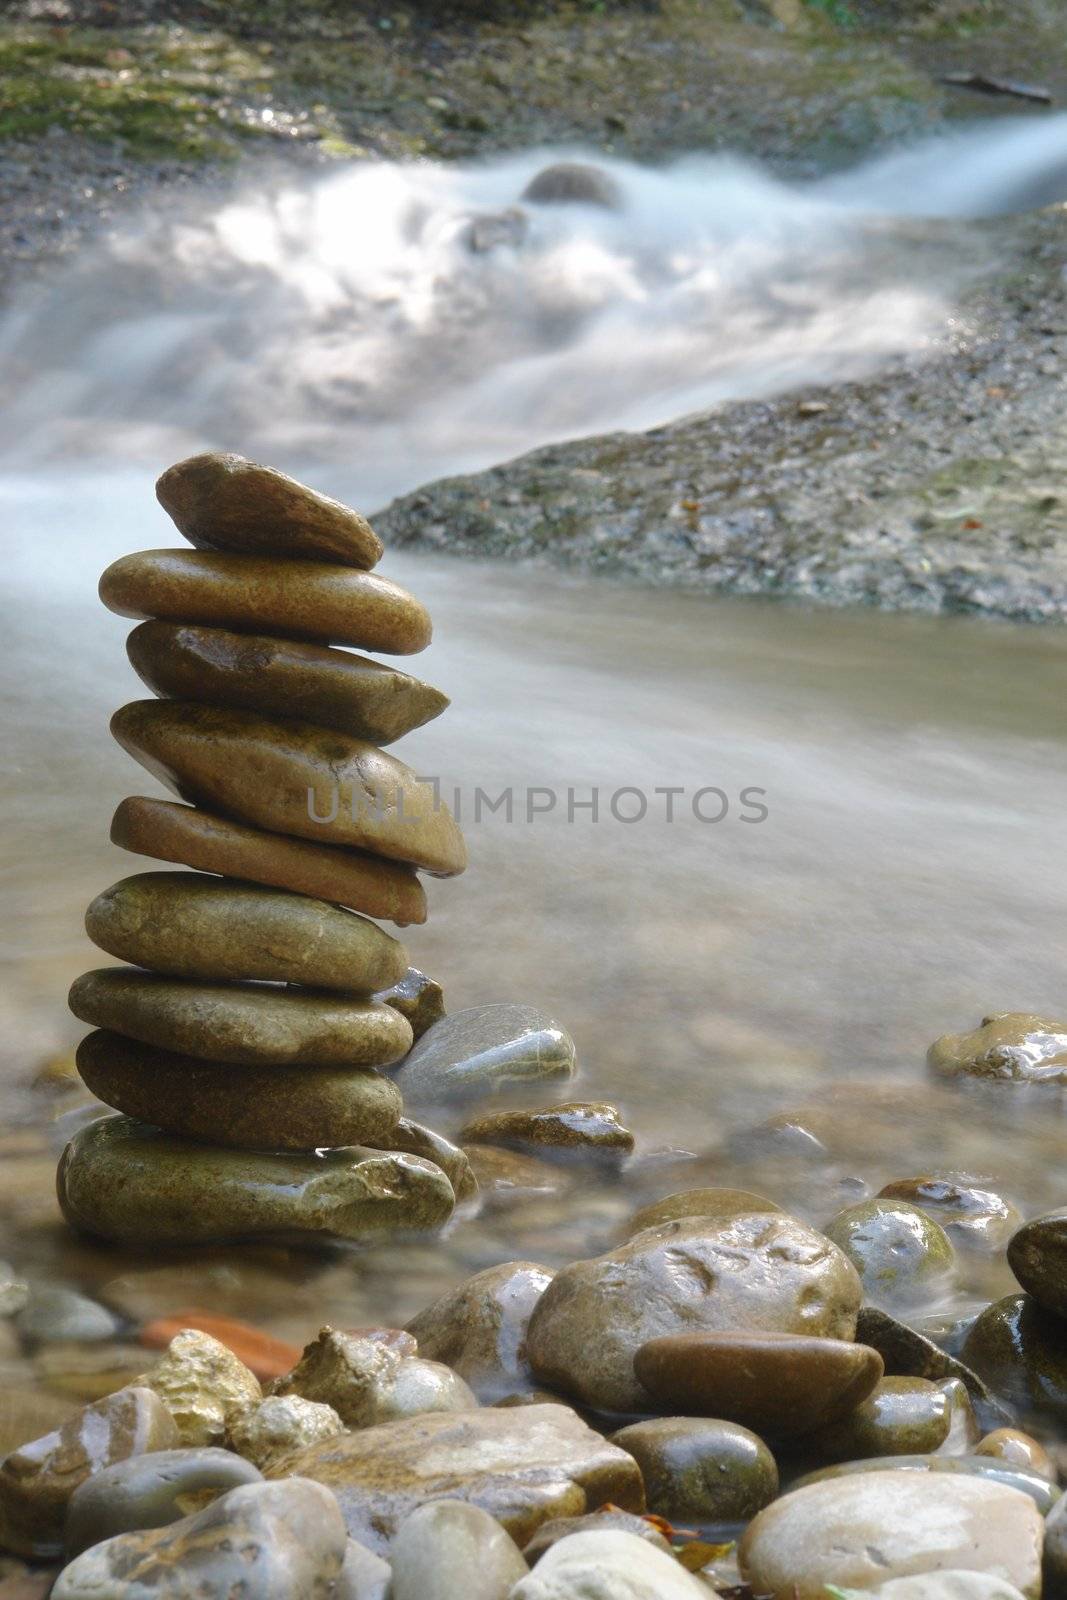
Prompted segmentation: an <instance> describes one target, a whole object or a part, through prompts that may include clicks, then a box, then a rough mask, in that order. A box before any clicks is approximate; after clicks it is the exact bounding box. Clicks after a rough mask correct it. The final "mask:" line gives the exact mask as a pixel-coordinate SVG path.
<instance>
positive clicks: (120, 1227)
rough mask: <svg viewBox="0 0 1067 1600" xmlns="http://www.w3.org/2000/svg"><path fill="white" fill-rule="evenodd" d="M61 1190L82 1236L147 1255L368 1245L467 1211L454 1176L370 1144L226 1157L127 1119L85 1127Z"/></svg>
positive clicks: (61, 1176)
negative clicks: (315, 1240)
mask: <svg viewBox="0 0 1067 1600" xmlns="http://www.w3.org/2000/svg"><path fill="white" fill-rule="evenodd" d="M57 1181H58V1189H59V1203H60V1206H61V1207H62V1210H63V1214H64V1216H65V1217H66V1218H67V1220H68V1222H70V1224H71V1226H72V1227H74V1228H76V1229H78V1230H79V1231H80V1232H82V1233H87V1234H90V1235H94V1236H96V1237H100V1238H105V1239H112V1240H115V1241H117V1242H119V1243H124V1244H132V1245H136V1246H138V1247H139V1248H151V1247H152V1246H154V1245H180V1244H208V1243H222V1242H225V1241H228V1240H235V1239H244V1238H252V1237H261V1236H266V1237H272V1238H279V1237H289V1236H291V1235H297V1234H316V1235H326V1236H329V1237H336V1238H341V1239H367V1238H373V1237H376V1236H378V1235H380V1234H382V1233H387V1232H392V1231H399V1230H418V1231H421V1230H423V1229H430V1228H437V1227H440V1226H441V1225H442V1224H443V1223H445V1222H447V1220H448V1218H449V1217H450V1216H451V1214H452V1211H453V1209H454V1206H455V1195H454V1194H453V1191H452V1185H451V1184H450V1183H449V1181H448V1179H447V1178H446V1177H445V1174H444V1173H443V1172H442V1171H441V1169H440V1168H439V1167H435V1166H433V1165H432V1164H431V1163H430V1162H429V1161H423V1160H420V1158H419V1157H418V1156H409V1155H406V1154H403V1153H399V1154H394V1153H390V1152H382V1151H378V1150H367V1149H363V1148H362V1147H360V1146H353V1147H352V1148H350V1149H341V1150H327V1151H320V1152H316V1153H314V1154H311V1153H308V1154H303V1155H301V1154H296V1153H291V1154H274V1153H269V1152H254V1151H238V1150H224V1149H217V1148H212V1147H210V1146H207V1145H201V1144H194V1143H193V1142H192V1141H191V1140H185V1139H175V1138H172V1137H171V1136H169V1135H167V1134H164V1133H161V1132H159V1130H158V1129H155V1128H151V1127H148V1126H146V1125H145V1124H144V1123H141V1122H135V1121H133V1119H132V1118H130V1117H123V1116H110V1117H101V1118H99V1119H98V1120H97V1121H95V1122H91V1123H89V1124H88V1125H87V1126H86V1127H84V1128H82V1129H80V1130H79V1132H78V1133H76V1134H75V1136H74V1138H73V1139H72V1140H71V1141H70V1143H69V1144H68V1145H67V1148H66V1150H65V1151H64V1152H63V1158H62V1160H61V1162H60V1166H59V1173H58V1179H57Z"/></svg>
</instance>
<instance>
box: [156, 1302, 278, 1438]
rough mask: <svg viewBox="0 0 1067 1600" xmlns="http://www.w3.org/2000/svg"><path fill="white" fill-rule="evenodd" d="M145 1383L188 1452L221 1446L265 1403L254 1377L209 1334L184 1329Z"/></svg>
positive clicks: (253, 1374)
mask: <svg viewBox="0 0 1067 1600" xmlns="http://www.w3.org/2000/svg"><path fill="white" fill-rule="evenodd" d="M143 1382H144V1383H145V1385H146V1386H147V1387H149V1388H150V1389H152V1391H153V1392H154V1393H155V1394H157V1395H158V1396H159V1398H160V1399H161V1400H162V1402H163V1404H164V1405H165V1406H166V1408H167V1410H168V1411H169V1412H170V1414H171V1416H172V1417H173V1418H174V1425H175V1427H176V1428H177V1430H178V1439H179V1442H180V1443H181V1444H183V1445H184V1446H186V1447H187V1448H189V1449H194V1448H196V1447H197V1446H200V1445H214V1444H222V1442H223V1441H224V1439H225V1438H226V1437H227V1435H228V1434H229V1432H230V1430H231V1428H234V1427H236V1425H237V1424H238V1423H239V1422H240V1421H241V1420H242V1418H244V1417H246V1416H248V1414H249V1413H250V1412H251V1411H254V1410H255V1409H256V1407H257V1406H258V1405H259V1404H260V1403H261V1401H262V1399H263V1390H262V1389H261V1388H260V1383H259V1379H258V1378H257V1377H256V1375H255V1373H253V1372H250V1371H249V1369H248V1368H247V1367H246V1366H245V1364H244V1362H243V1361H239V1360H238V1359H237V1357H236V1356H235V1355H234V1353H233V1351H232V1350H228V1349H227V1348H226V1346H225V1345H224V1344H222V1343H221V1342H220V1341H219V1340H218V1339H213V1338H212V1337H211V1335H210V1334H209V1333H200V1332H199V1331H198V1330H197V1329H195V1328H184V1329H183V1330H182V1332H181V1333H177V1334H175V1336H174V1338H173V1339H172V1340H171V1341H170V1344H169V1345H168V1346H167V1348H166V1350H165V1351H164V1353H163V1356H162V1358H161V1360H160V1361H159V1363H158V1364H157V1365H156V1366H155V1367H153V1369H152V1371H151V1372H150V1373H148V1374H147V1375H146V1377H145V1378H144V1379H143Z"/></svg>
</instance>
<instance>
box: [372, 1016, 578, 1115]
mask: <svg viewBox="0 0 1067 1600" xmlns="http://www.w3.org/2000/svg"><path fill="white" fill-rule="evenodd" d="M574 1059H575V1051H574V1040H573V1039H572V1038H571V1036H570V1034H569V1033H568V1032H567V1030H566V1028H563V1027H561V1026H560V1024H559V1023H558V1022H556V1021H555V1020H554V1019H553V1018H552V1017H549V1016H546V1015H545V1013H544V1012H542V1011H538V1010H536V1009H535V1008H534V1007H533V1006H517V1005H486V1006H471V1007H470V1008H469V1009H467V1010H466V1011H454V1012H452V1014H451V1015H450V1016H447V1017H442V1018H441V1020H440V1021H439V1022H435V1023H434V1025H433V1027H432V1028H430V1029H428V1030H427V1032H426V1033H424V1034H423V1036H422V1038H421V1039H419V1040H418V1041H417V1042H416V1044H415V1046H414V1048H413V1049H412V1051H411V1053H410V1054H409V1055H408V1056H407V1057H406V1058H405V1060H404V1062H403V1063H402V1065H401V1066H400V1068H399V1070H398V1072H397V1074H396V1080H397V1082H398V1084H399V1085H400V1087H401V1090H402V1092H403V1094H404V1097H405V1099H410V1100H414V1101H422V1102H432V1101H442V1100H448V1101H462V1100H466V1099H470V1098H474V1097H476V1096H478V1095H488V1094H492V1093H494V1092H495V1091H496V1090H498V1089H501V1088H503V1087H504V1086H505V1085H507V1084H511V1083H532V1082H541V1081H543V1080H545V1079H551V1078H569V1077H571V1076H572V1075H573V1073H574Z"/></svg>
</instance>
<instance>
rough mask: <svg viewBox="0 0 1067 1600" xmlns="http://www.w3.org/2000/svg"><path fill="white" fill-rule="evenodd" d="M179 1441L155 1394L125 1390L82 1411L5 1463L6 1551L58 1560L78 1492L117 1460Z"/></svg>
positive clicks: (1, 1527)
mask: <svg viewBox="0 0 1067 1600" xmlns="http://www.w3.org/2000/svg"><path fill="white" fill-rule="evenodd" d="M177 1443H178V1431H177V1429H176V1428H175V1426H174V1422H173V1420H172V1419H171V1415H170V1412H169V1411H168V1410H167V1409H166V1407H165V1406H164V1404H163V1402H162V1400H160V1399H159V1397H158V1395H155V1394H153V1393H152V1391H151V1390H150V1389H143V1388H129V1389H120V1390H119V1391H118V1392H117V1393H116V1394H109V1395H107V1396H105V1398H104V1399H103V1400H97V1401H96V1402H95V1403H94V1404H93V1405H89V1406H85V1407H83V1409H82V1410H81V1411H76V1412H75V1413H74V1415H73V1416H72V1417H70V1418H68V1420H67V1421H66V1422H63V1423H61V1424H60V1426H59V1427H58V1428H56V1429H55V1431H54V1432H52V1433H46V1434H45V1435H44V1436H43V1437H42V1438H39V1439H34V1440H33V1441H32V1442H31V1443H29V1444H24V1445H22V1446H21V1447H20V1448H19V1449H18V1450H15V1451H13V1452H12V1453H11V1454H10V1455H9V1456H7V1457H6V1458H5V1459H4V1461H3V1462H0V1548H2V1549H4V1550H10V1551H14V1552H15V1553H16V1554H18V1555H24V1556H52V1555H56V1554H57V1553H58V1552H59V1551H60V1550H61V1549H62V1545H63V1520H64V1517H65V1516H66V1511H67V1502H68V1501H69V1500H70V1497H71V1495H72V1494H73V1493H74V1491H75V1489H77V1488H79V1487H80V1485H81V1484H83V1483H84V1482H85V1481H86V1479H88V1478H90V1477H92V1475H93V1474H94V1473H96V1472H99V1471H100V1470H101V1469H102V1468H103V1467H110V1466H111V1465H112V1464H113V1463H114V1462H116V1461H124V1460H125V1459H126V1458H127V1457H128V1456H136V1455H142V1454H144V1453H146V1452H147V1451H150V1450H169V1449H171V1448H172V1447H173V1446H174V1445H176V1444H177Z"/></svg>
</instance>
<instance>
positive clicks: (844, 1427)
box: [805, 1378, 967, 1461]
mask: <svg viewBox="0 0 1067 1600" xmlns="http://www.w3.org/2000/svg"><path fill="white" fill-rule="evenodd" d="M947 1381H948V1382H949V1383H958V1382H959V1380H958V1379H955V1378H950V1379H948V1380H947ZM960 1387H961V1389H962V1387H963V1386H962V1384H961V1385H960ZM966 1393H967V1392H966V1390H963V1394H964V1398H966ZM950 1425H951V1407H950V1396H949V1394H948V1392H947V1391H946V1389H945V1388H944V1387H943V1385H941V1384H936V1383H931V1381H930V1380H929V1379H928V1378H883V1379H882V1380H881V1382H880V1383H879V1384H878V1385H877V1387H876V1388H875V1389H874V1390H873V1392H872V1393H871V1394H869V1395H868V1396H867V1397H866V1399H865V1400H864V1401H863V1402H862V1404H860V1405H858V1406H856V1408H855V1410H853V1411H852V1412H850V1414H849V1415H848V1416H845V1417H843V1418H841V1419H840V1420H838V1421H837V1422H835V1423H833V1424H832V1425H830V1426H829V1427H826V1428H820V1429H819V1431H818V1432H817V1433H816V1434H814V1435H813V1436H810V1437H809V1438H808V1439H806V1440H805V1446H806V1448H807V1449H809V1450H810V1452H811V1454H812V1455H814V1456H816V1457H821V1458H822V1459H823V1460H825V1461H853V1460H857V1459H859V1458H860V1457H866V1456H910V1455H925V1454H929V1453H930V1452H932V1451H934V1450H936V1449H938V1447H939V1446H940V1445H942V1444H944V1442H945V1440H946V1439H947V1438H948V1431H949V1427H950Z"/></svg>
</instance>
